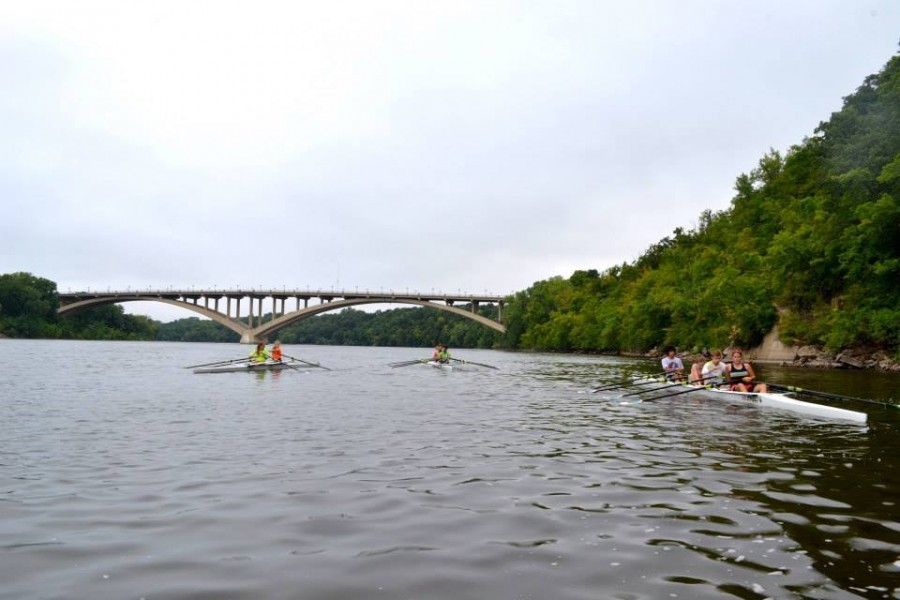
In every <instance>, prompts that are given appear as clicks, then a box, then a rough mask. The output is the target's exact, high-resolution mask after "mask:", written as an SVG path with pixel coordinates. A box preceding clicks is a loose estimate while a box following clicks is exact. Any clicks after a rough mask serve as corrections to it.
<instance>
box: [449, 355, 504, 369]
mask: <svg viewBox="0 0 900 600" xmlns="http://www.w3.org/2000/svg"><path fill="white" fill-rule="evenodd" d="M450 360H455V361H456V362H458V363H463V364H466V365H477V366H479V367H487V368H488V369H494V370H496V371H499V370H500V368H499V367H495V366H494V365H486V364H484V363H478V362H472V361H471V360H462V359H461V358H451V359H450Z"/></svg>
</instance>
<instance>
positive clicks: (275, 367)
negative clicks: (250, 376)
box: [194, 362, 315, 374]
mask: <svg viewBox="0 0 900 600" xmlns="http://www.w3.org/2000/svg"><path fill="white" fill-rule="evenodd" d="M313 366H315V365H307V364H304V363H299V364H297V363H291V362H287V363H257V364H241V365H225V366H221V367H204V368H200V369H194V373H206V374H211V373H260V372H266V371H283V370H285V369H308V368H310V367H313Z"/></svg>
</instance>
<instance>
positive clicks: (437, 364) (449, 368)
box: [425, 360, 454, 371]
mask: <svg viewBox="0 0 900 600" xmlns="http://www.w3.org/2000/svg"><path fill="white" fill-rule="evenodd" d="M425 364H426V365H428V366H429V367H434V368H435V369H443V370H444V371H452V370H453V368H454V366H453V365H451V364H450V363H442V362H438V361H436V360H429V361H428V362H426V363H425Z"/></svg>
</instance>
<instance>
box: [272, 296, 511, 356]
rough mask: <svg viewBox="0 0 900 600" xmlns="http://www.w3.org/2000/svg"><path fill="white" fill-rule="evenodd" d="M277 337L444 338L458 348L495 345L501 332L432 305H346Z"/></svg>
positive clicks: (367, 341)
mask: <svg viewBox="0 0 900 600" xmlns="http://www.w3.org/2000/svg"><path fill="white" fill-rule="evenodd" d="M460 308H463V307H462V306H460ZM496 311H497V308H496V307H493V306H487V307H483V308H481V309H480V310H479V314H482V315H484V316H487V317H490V318H493V317H496ZM277 337H278V338H279V339H280V340H281V341H282V342H283V343H286V344H330V345H347V346H413V347H418V346H433V345H434V344H436V343H437V342H443V343H445V344H447V345H448V346H450V347H455V348H492V347H494V346H495V345H496V344H497V343H498V340H499V338H500V334H498V333H497V332H496V331H494V330H492V329H490V328H488V327H485V326H484V325H481V324H480V323H476V322H475V321H472V320H470V319H466V318H465V317H460V316H457V315H452V314H448V313H445V312H442V311H438V310H434V309H430V308H395V309H390V310H385V311H376V312H374V313H369V312H363V311H361V310H354V309H352V308H345V309H344V310H342V311H340V312H337V313H330V314H324V315H319V316H317V317H312V318H309V319H305V320H303V321H300V322H298V323H294V324H293V325H288V326H287V327H285V328H284V329H282V330H281V331H279V332H278V333H277Z"/></svg>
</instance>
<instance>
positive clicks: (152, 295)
mask: <svg viewBox="0 0 900 600" xmlns="http://www.w3.org/2000/svg"><path fill="white" fill-rule="evenodd" d="M290 300H293V301H294V308H293V310H289V309H288V306H289V301H290ZM311 300H315V301H316V302H314V303H312V304H311V303H310V301H311ZM504 301H505V297H504V296H494V295H488V294H485V295H477V294H468V293H457V294H445V293H443V292H438V293H431V294H420V293H419V292H413V293H409V292H406V293H395V292H393V291H389V292H385V291H383V290H379V291H377V292H375V291H368V290H365V291H359V290H356V291H352V292H351V291H347V290H343V291H335V290H329V291H326V290H309V289H307V290H305V291H304V290H296V289H295V290H287V289H284V288H282V289H281V290H262V289H259V290H256V289H250V290H243V289H235V290H217V289H212V290H210V289H199V290H194V289H191V290H153V289H148V290H131V289H129V290H126V291H109V290H108V291H106V292H92V291H90V290H88V291H84V292H67V293H59V304H60V307H59V311H58V312H59V314H60V315H67V314H73V313H76V312H78V311H81V310H84V309H87V308H90V307H93V306H99V305H102V304H119V303H122V302H163V303H165V304H171V305H173V306H180V307H182V308H185V309H187V310H190V311H193V312H195V313H198V314H200V315H202V316H204V317H207V318H209V319H212V320H213V321H216V322H218V323H221V324H222V325H224V326H225V327H228V328H229V329H231V330H232V331H234V332H236V333H237V334H238V335H240V336H241V343H245V344H250V343H257V342H268V338H269V336H270V335H272V334H273V333H275V332H276V331H278V330H279V329H281V328H282V327H285V326H287V325H290V324H292V323H296V322H297V321H302V320H303V319H307V318H309V317H312V316H314V315H317V314H320V313H324V312H328V311H331V310H336V309H339V308H344V307H348V306H356V305H360V304H410V305H415V306H424V307H427V308H434V309H437V310H442V311H445V312H449V313H452V314H455V315H459V316H462V317H465V318H467V319H471V320H473V321H476V322H478V323H481V324H482V325H485V326H487V327H490V328H491V329H494V330H496V331H499V332H501V333H505V332H506V327H504V325H503V303H504ZM301 302H302V306H301ZM457 304H459V305H462V306H456V305H457ZM483 304H496V305H497V320H496V321H495V320H493V319H490V318H488V317H485V316H484V315H480V314H478V308H479V307H480V306H481V305H483ZM264 306H267V307H268V310H266V311H264ZM221 309H224V310H221ZM242 309H243V313H242ZM242 315H243V316H242Z"/></svg>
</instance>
